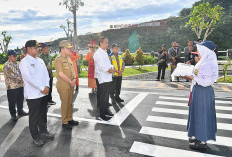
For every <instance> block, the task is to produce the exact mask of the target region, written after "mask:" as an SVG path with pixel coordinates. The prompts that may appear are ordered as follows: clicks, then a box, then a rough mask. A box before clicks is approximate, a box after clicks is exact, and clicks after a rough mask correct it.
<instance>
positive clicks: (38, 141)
mask: <svg viewBox="0 0 232 157" xmlns="http://www.w3.org/2000/svg"><path fill="white" fill-rule="evenodd" d="M33 144H34V146H35V147H40V146H42V145H44V144H45V143H44V142H43V140H42V139H38V140H34V141H33Z"/></svg>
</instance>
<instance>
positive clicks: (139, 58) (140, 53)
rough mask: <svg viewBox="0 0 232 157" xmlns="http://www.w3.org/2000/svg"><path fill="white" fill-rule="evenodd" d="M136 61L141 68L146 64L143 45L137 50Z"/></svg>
mask: <svg viewBox="0 0 232 157" xmlns="http://www.w3.org/2000/svg"><path fill="white" fill-rule="evenodd" d="M135 61H136V62H137V64H138V65H139V68H141V66H142V65H143V64H144V60H143V50H142V49H141V47H140V48H139V49H138V50H137V51H136V52H135Z"/></svg>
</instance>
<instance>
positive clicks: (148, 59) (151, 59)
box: [143, 55, 157, 65]
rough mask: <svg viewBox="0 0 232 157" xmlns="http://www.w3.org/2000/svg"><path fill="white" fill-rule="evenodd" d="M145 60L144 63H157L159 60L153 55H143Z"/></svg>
mask: <svg viewBox="0 0 232 157" xmlns="http://www.w3.org/2000/svg"><path fill="white" fill-rule="evenodd" d="M143 61H144V64H145V65H146V64H156V62H157V60H156V58H155V57H152V56H151V55H147V56H146V55H143Z"/></svg>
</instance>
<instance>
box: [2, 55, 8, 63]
mask: <svg viewBox="0 0 232 157" xmlns="http://www.w3.org/2000/svg"><path fill="white" fill-rule="evenodd" d="M7 60H8V57H7V55H6V54H5V53H0V64H4V63H5V62H6V61H7Z"/></svg>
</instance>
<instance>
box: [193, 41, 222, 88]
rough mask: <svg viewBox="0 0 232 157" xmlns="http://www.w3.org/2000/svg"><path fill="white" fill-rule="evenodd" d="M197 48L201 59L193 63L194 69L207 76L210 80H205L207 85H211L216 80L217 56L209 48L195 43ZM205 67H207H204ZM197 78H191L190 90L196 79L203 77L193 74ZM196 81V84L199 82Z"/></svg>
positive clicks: (200, 79) (199, 79) (201, 79)
mask: <svg viewBox="0 0 232 157" xmlns="http://www.w3.org/2000/svg"><path fill="white" fill-rule="evenodd" d="M197 49H198V51H199V53H200V56H201V59H200V60H199V62H198V63H197V64H196V65H195V67H194V71H197V72H199V73H201V74H200V75H201V76H202V75H204V76H208V77H207V78H208V79H209V78H210V80H209V81H207V82H208V83H207V85H211V84H213V83H214V82H216V81H217V79H218V62H217V56H216V54H215V52H214V51H212V50H210V49H209V48H207V47H205V46H202V45H198V44H197ZM206 67H207V68H206ZM195 77H196V78H197V79H194V80H192V85H191V88H190V89H191V91H192V88H193V86H194V85H195V84H196V80H198V81H200V82H202V81H203V79H204V78H203V77H200V76H198V75H196V76H195ZM200 82H198V84H199V83H200ZM203 82H205V81H203Z"/></svg>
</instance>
